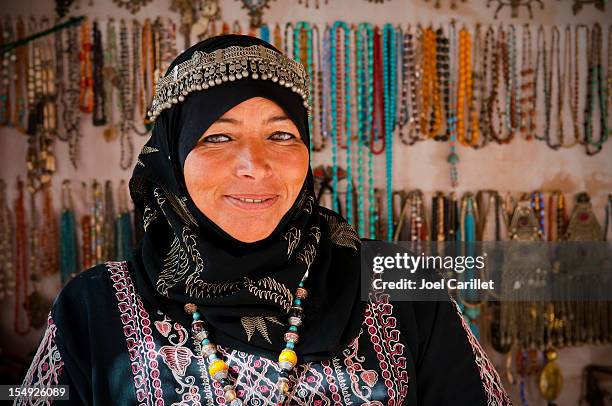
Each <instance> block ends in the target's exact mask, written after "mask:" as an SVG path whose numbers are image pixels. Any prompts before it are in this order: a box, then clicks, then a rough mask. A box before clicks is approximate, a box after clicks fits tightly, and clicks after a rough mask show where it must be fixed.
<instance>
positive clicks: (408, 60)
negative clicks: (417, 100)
mask: <svg viewBox="0 0 612 406" xmlns="http://www.w3.org/2000/svg"><path fill="white" fill-rule="evenodd" d="M410 31H411V26H410V25H408V27H406V29H405V30H403V31H402V38H401V40H402V48H401V54H400V55H401V61H402V69H401V71H400V73H401V78H402V79H401V81H400V86H401V90H400V108H399V121H398V128H399V137H400V141H401V142H402V143H403V144H405V145H410V141H409V139H406V135H405V131H404V128H406V127H408V126H407V124H408V122H409V120H410V113H411V108H410V97H409V96H410V74H411V72H412V66H414V49H413V44H412V33H411V32H410Z"/></svg>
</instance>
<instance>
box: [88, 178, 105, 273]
mask: <svg viewBox="0 0 612 406" xmlns="http://www.w3.org/2000/svg"><path fill="white" fill-rule="evenodd" d="M91 196H92V206H91V210H92V214H91V247H92V253H93V257H94V263H100V262H104V261H105V258H104V256H105V255H104V254H105V253H104V192H103V190H102V186H101V185H100V183H99V182H98V181H97V180H94V181H93V184H92V187H91Z"/></svg>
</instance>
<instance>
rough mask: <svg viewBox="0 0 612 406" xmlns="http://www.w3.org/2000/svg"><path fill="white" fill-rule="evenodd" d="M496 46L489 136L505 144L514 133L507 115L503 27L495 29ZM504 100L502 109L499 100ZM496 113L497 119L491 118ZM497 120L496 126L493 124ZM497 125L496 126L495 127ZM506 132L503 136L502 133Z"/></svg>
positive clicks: (507, 102) (506, 59) (506, 52)
mask: <svg viewBox="0 0 612 406" xmlns="http://www.w3.org/2000/svg"><path fill="white" fill-rule="evenodd" d="M495 47H496V48H497V49H496V51H495V56H494V62H493V66H494V68H493V69H494V71H493V85H492V92H491V107H490V109H491V110H490V115H491V118H490V121H491V123H492V128H491V136H492V138H493V139H494V140H495V141H497V143H499V144H507V143H509V142H510V141H511V140H512V137H513V136H514V133H513V132H512V131H509V127H510V126H508V125H507V124H508V121H507V117H506V116H507V115H508V114H509V113H510V111H509V107H510V100H509V99H508V97H507V94H508V93H509V91H510V90H511V89H509V86H508V77H509V76H508V75H509V68H508V65H509V55H508V43H507V41H506V32H505V31H504V28H503V27H501V26H500V27H499V28H498V30H497V44H496V45H495ZM504 85H506V86H504ZM500 87H501V88H502V90H503V93H502V92H500V91H499V88H500ZM502 94H503V96H504V97H503V100H504V101H505V102H506V103H505V106H504V109H503V110H502V106H501V100H502ZM494 113H495V114H496V116H497V120H495V119H494V118H493V114H494ZM495 122H497V126H496V125H495ZM495 127H497V128H495ZM504 132H506V135H505V136H502V134H503V133H504Z"/></svg>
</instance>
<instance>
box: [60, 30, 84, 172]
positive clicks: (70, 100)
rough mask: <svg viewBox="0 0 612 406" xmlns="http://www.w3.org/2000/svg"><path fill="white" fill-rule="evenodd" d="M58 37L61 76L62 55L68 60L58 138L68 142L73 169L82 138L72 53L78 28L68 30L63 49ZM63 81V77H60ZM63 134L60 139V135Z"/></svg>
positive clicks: (75, 63) (75, 59)
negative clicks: (66, 41) (66, 40)
mask: <svg viewBox="0 0 612 406" xmlns="http://www.w3.org/2000/svg"><path fill="white" fill-rule="evenodd" d="M58 33H60V34H59V35H60V37H58V40H57V42H56V49H57V51H58V60H60V62H58V63H59V64H60V66H61V70H60V71H59V72H58V74H63V60H64V55H66V56H67V58H68V75H67V78H66V82H64V84H63V87H62V89H63V95H62V98H61V100H62V107H63V108H62V122H63V123H64V131H60V132H58V138H59V139H60V140H62V141H67V142H68V155H69V157H70V162H71V163H72V167H73V168H75V169H76V168H77V166H78V157H79V140H80V139H81V137H82V133H81V129H80V122H81V110H80V109H79V98H80V93H81V90H80V86H79V83H80V81H79V77H80V76H79V74H80V73H79V72H80V70H79V65H80V61H79V53H77V52H73V51H71V50H74V49H76V48H77V43H78V35H79V32H78V27H77V26H72V27H70V28H68V43H67V44H66V47H64V44H63V39H62V38H61V33H62V31H58ZM62 79H63V75H62ZM62 133H64V134H65V136H64V137H62V136H60V134H62Z"/></svg>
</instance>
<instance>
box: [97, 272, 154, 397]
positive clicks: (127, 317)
mask: <svg viewBox="0 0 612 406" xmlns="http://www.w3.org/2000/svg"><path fill="white" fill-rule="evenodd" d="M106 267H107V269H108V270H109V272H110V278H111V280H112V281H113V287H114V288H115V296H116V297H117V301H118V303H117V306H118V308H119V312H120V314H121V315H120V319H121V322H122V323H123V333H124V335H125V338H126V343H127V347H128V354H129V356H130V361H131V363H132V373H133V374H134V386H135V388H136V398H137V399H138V402H139V403H140V405H143V406H144V405H155V406H163V405H164V399H163V391H162V387H161V381H160V378H159V377H160V374H159V369H158V361H157V351H156V350H155V342H154V341H153V335H152V330H151V322H150V320H149V314H148V313H147V311H146V310H145V309H144V306H143V305H142V301H141V300H140V297H139V296H138V295H137V294H136V292H135V291H134V285H133V284H132V280H131V278H130V275H129V272H128V270H127V265H126V263H125V262H107V263H106ZM143 355H144V356H146V358H147V362H145V361H144V360H143Z"/></svg>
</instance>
